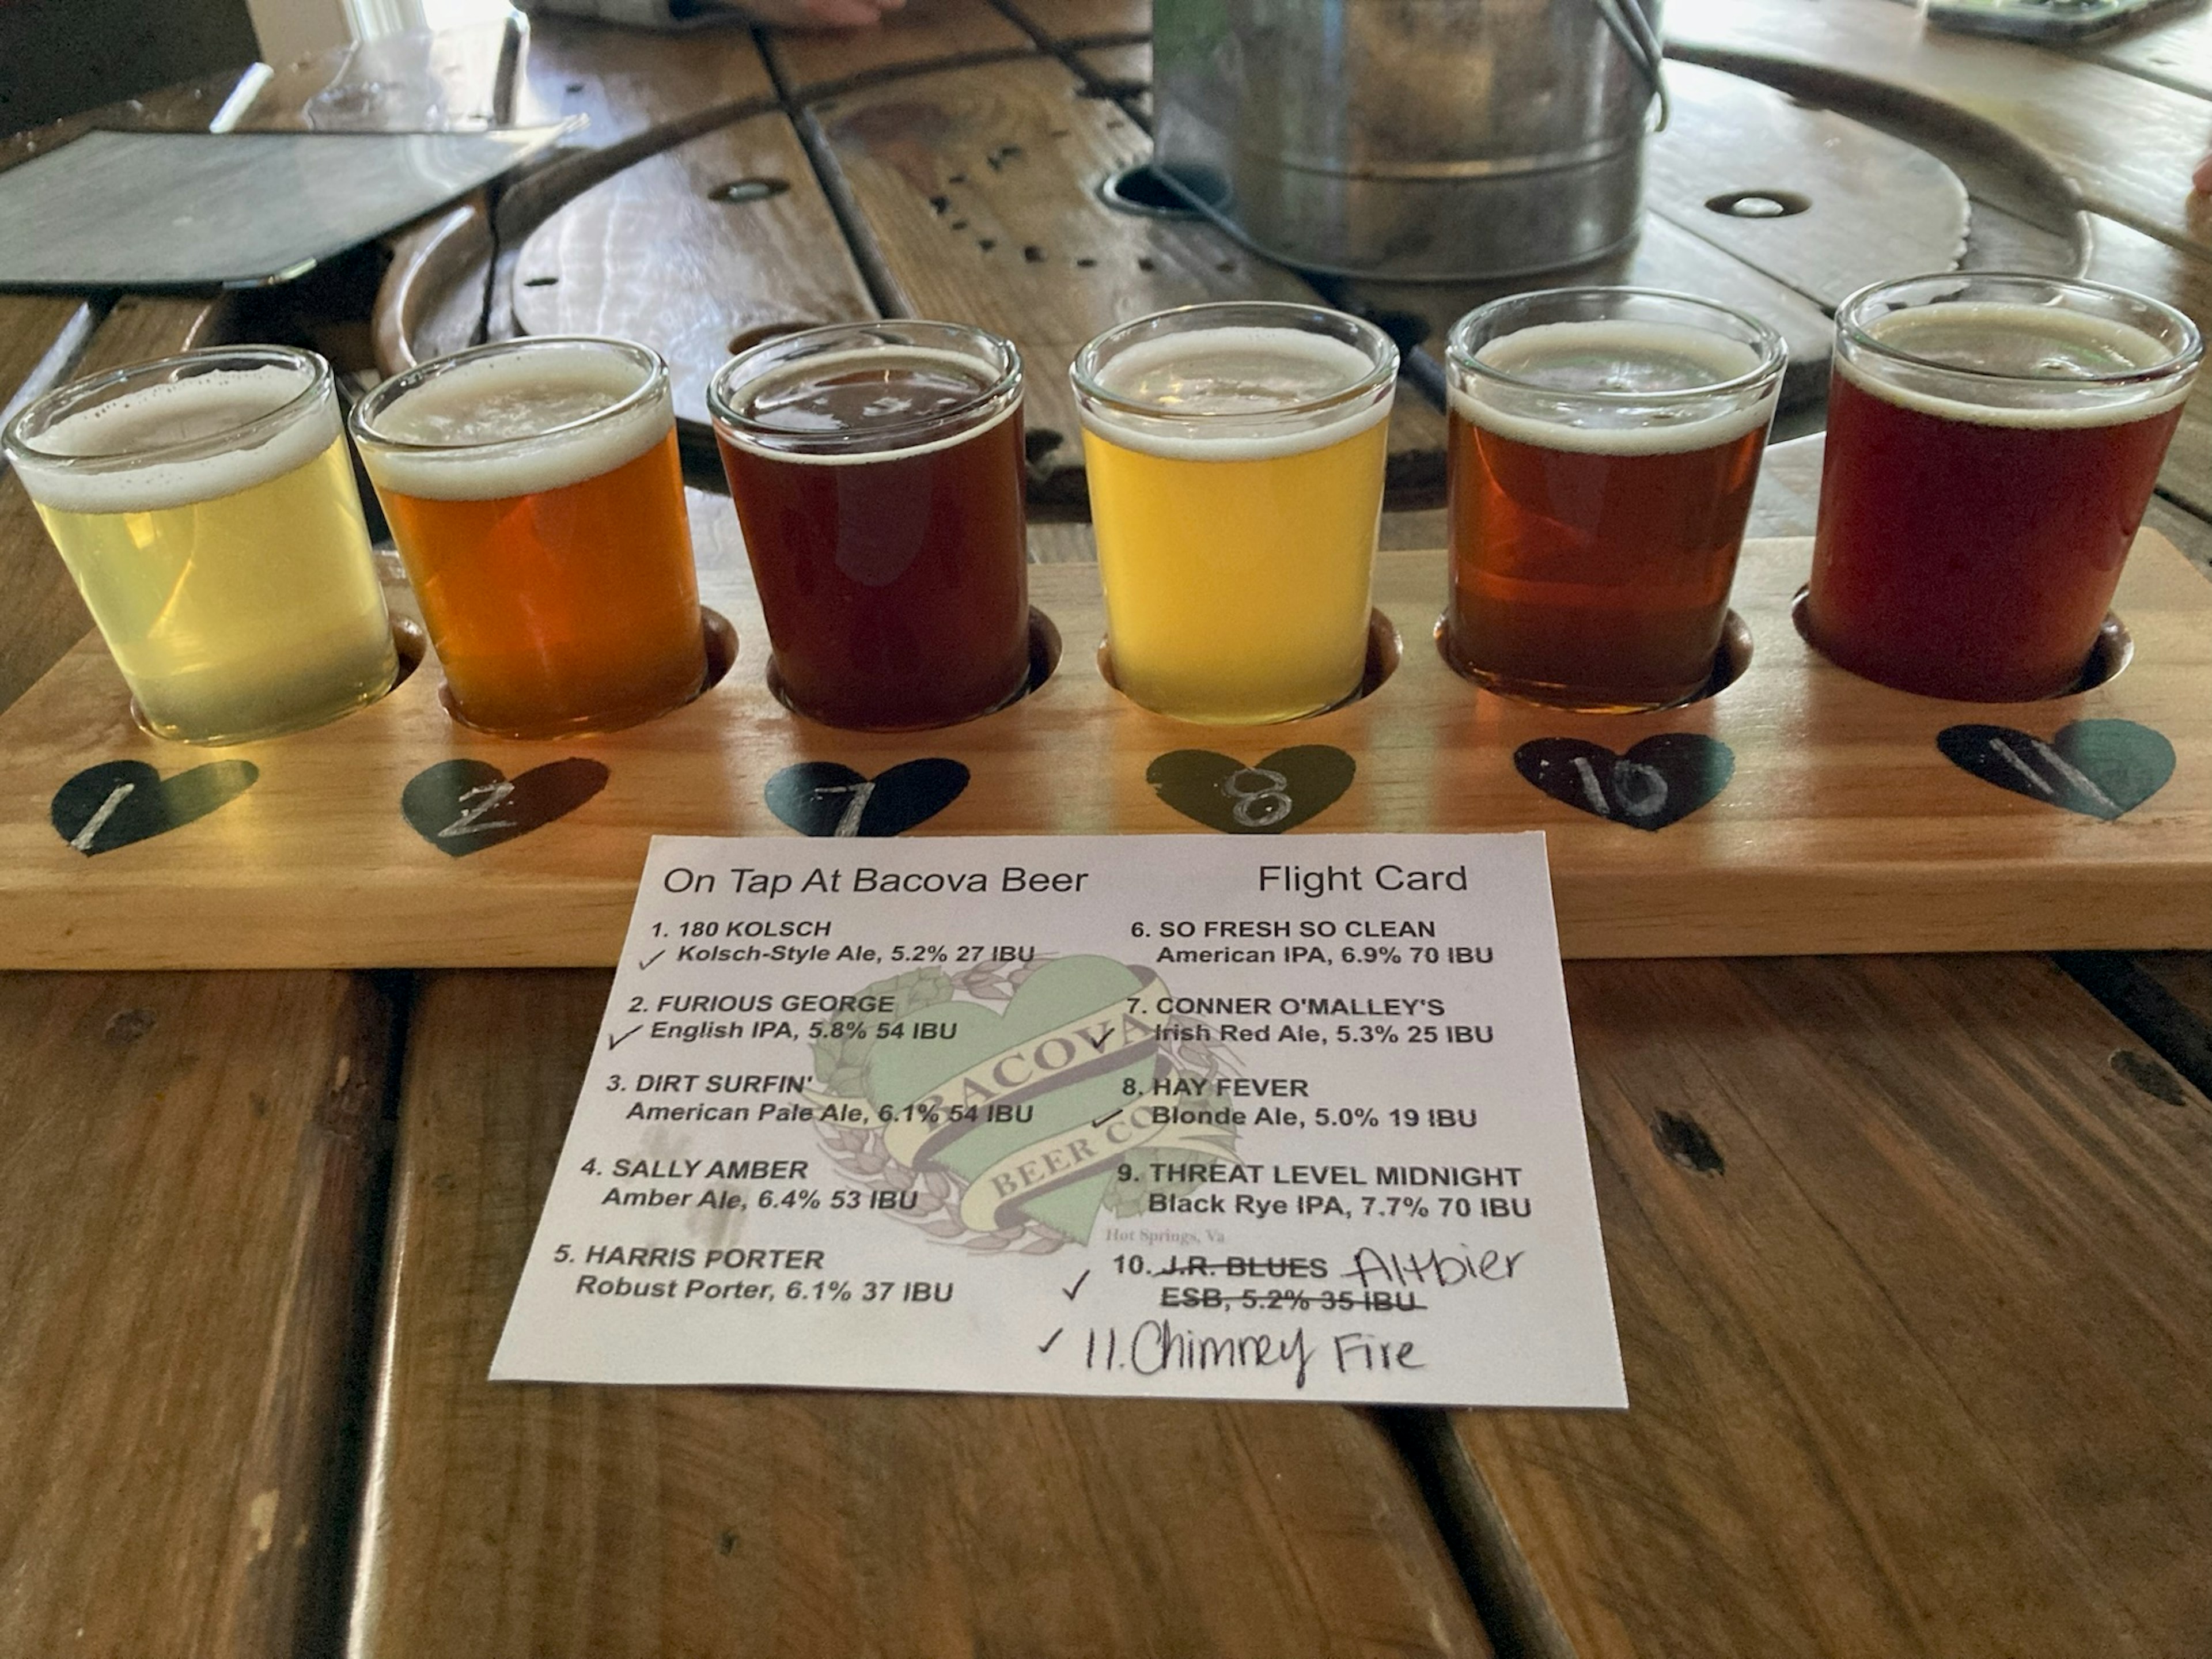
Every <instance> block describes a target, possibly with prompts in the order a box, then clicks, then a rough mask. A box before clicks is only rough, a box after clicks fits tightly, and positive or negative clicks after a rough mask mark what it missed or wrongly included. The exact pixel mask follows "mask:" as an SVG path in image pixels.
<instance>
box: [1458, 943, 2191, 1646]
mask: <svg viewBox="0 0 2212 1659" xmlns="http://www.w3.org/2000/svg"><path fill="white" fill-rule="evenodd" d="M1567 989H1568V1001H1569V1004H1570V1006H1571V1010H1572V1013H1573V1017H1574V1021H1575V1047H1576V1053H1577V1062H1578V1065H1579V1066H1580V1069H1581V1073H1582V1078H1583V1103H1584V1110H1585V1113H1586V1115H1588V1118H1589V1127H1590V1134H1591V1149H1592V1154H1593V1159H1594V1163H1595V1173H1596V1180H1597V1192H1598V1204H1599V1210H1600V1212H1601V1215H1602V1217H1603V1219H1604V1224H1605V1230H1606V1245H1607V1251H1606V1254H1607V1261H1608V1263H1609V1265H1610V1267H1611V1271H1612V1278H1613V1301H1614V1307H1615V1310H1616V1313H1617V1316H1618V1318H1619V1321H1620V1337H1621V1345H1622V1349H1623V1354H1624V1358H1625V1360H1626V1367H1627V1373H1628V1389H1629V1395H1630V1399H1631V1401H1632V1405H1631V1408H1630V1409H1629V1410H1628V1411H1627V1412H1626V1413H1619V1414H1613V1413H1531V1412H1489V1413H1461V1414H1457V1415H1456V1416H1455V1419H1453V1421H1454V1427H1455V1430H1456V1432H1457V1437H1458V1439H1459V1441H1460V1443H1462V1445H1463V1447H1464V1449H1465V1450H1466V1453H1467V1454H1468V1457H1469V1459H1470V1460H1471V1471H1469V1472H1468V1473H1469V1478H1468V1480H1467V1483H1466V1485H1465V1486H1464V1487H1463V1488H1462V1494H1461V1495H1462V1502H1463V1504H1464V1505H1465V1507H1464V1508H1463V1510H1462V1514H1463V1516H1464V1517H1465V1519H1466V1521H1467V1522H1468V1526H1469V1528H1471V1530H1472V1532H1473V1533H1474V1536H1475V1537H1476V1538H1477V1539H1478V1540H1479V1541H1480V1542H1481V1544H1482V1545H1484V1546H1485V1547H1486V1548H1487V1550H1488V1551H1489V1553H1490V1555H1491V1559H1492V1560H1493V1562H1496V1563H1497V1564H1498V1568H1499V1571H1498V1581H1497V1582H1498V1583H1501V1584H1504V1585H1509V1586H1510V1585H1514V1584H1516V1583H1517V1585H1518V1587H1519V1590H1520V1594H1519V1595H1516V1596H1513V1597H1512V1598H1511V1599H1512V1600H1514V1601H1517V1606H1516V1607H1514V1609H1513V1614H1514V1616H1513V1619H1512V1621H1511V1622H1512V1623H1513V1624H1514V1625H1515V1626H1517V1627H1518V1628H1517V1629H1516V1630H1515V1632H1514V1634H1515V1635H1516V1637H1520V1638H1522V1639H1523V1640H1524V1641H1525V1644H1526V1646H1525V1650H1527V1651H1529V1652H1532V1653H1534V1654H1540V1655H1543V1656H1547V1659H1551V1656H1558V1655H1565V1654H1567V1653H1569V1652H1570V1651H1571V1653H1572V1654H1573V1655H1575V1656H1577V1659H1628V1656H1631V1655H1633V1656H1636V1659H1673V1656H1681V1659H1690V1656H1695V1659H1734V1656H1742V1659H1775V1656H1780V1655H1792V1656H1795V1655H1804V1656H1813V1655H1816V1654H1818V1655H1844V1654H1853V1655H1857V1654H1876V1653H1879V1654H1885V1655H1893V1656H1899V1659H1908V1656H1910V1659H1937V1656H1941V1659H1974V1656H1989V1659H1995V1656H2001V1655H2002V1656H2008V1659H2021V1656H2030V1655H2033V1656H2043V1655H2050V1656H2054V1659H2055V1656H2059V1655H2074V1654H2088V1653H2096V1654H2106V1655H2114V1656H2118V1655H2128V1656H2145V1659H2148V1656H2153V1655H2157V1656H2166V1655H2179V1654H2181V1653H2185V1652H2194V1651H2197V1650H2198V1649H2199V1647H2200V1646H2201V1644H2202V1642H2203V1634H2204V1632H2205V1631H2206V1630H2207V1629H2208V1628H2212V1577H2208V1576H2207V1575H2206V1574H2205V1573H2204V1571H2203V1562H2204V1561H2205V1559H2208V1556H2212V1392H2208V1391H2207V1390H2206V1389H2204V1388H2203V1386H2202V1383H2203V1376H2204V1375H2205V1371H2206V1368H2207V1366H2208V1365H2212V1221H2208V1217H2212V1108H2208V1106H2207V1103H2206V1102H2205V1101H2204V1099H2203V1097H2199V1096H2197V1095H2195V1094H2194V1093H2192V1092H2191V1091H2189V1090H2188V1089H2187V1088H2186V1086H2185V1085H2183V1084H2181V1082H2180V1080H2179V1079H2177V1078H2174V1077H2172V1075H2171V1074H2170V1073H2166V1074H2161V1073H2160V1072H2157V1071H2143V1070H2141V1069H2132V1070H2131V1069H2130V1068H2123V1067H2121V1066H2116V1065H2114V1064H2112V1056H2113V1054H2114V1051H2115V1049H2116V1048H2124V1047H2125V1046H2126V1045H2128V1044H2129V1043H2130V1036H2129V1035H2128V1033H2127V1032H2126V1031H2125V1030H2124V1028H2122V1027H2121V1026H2119V1025H2118V1024H2116V1023H2115V1022H2113V1021H2112V1019H2110V1018H2108V1017H2107V1016H2106V1014H2105V1013H2104V1012H2102V1011H2101V1010H2100V1009H2098V1008H2097V1007H2095V1006H2094V1005H2093V1004H2092V1003H2090V1002H2089V1001H2088V1000H2087V999H2086V998H2084V997H2083V996H2081V994H2080V993H2079V992H2078V990H2077V989H2076V988H2075V987H2074V986H2073V985H2072V984H2071V983H2069V981H2067V980H2066V979H2065V978H2064V977H2063V975H2060V974H2059V973H2058V972H2057V970H2056V969H2053V968H2052V967H2051V966H2050V965H2049V964H2048V963H2043V962H2039V961H2035V960H2029V959H2021V958H2003V957H2000V958H1985V959H1981V960H1972V961H1959V960H1953V961H1925V960H1922V961H1914V960H1887V961H1883V960H1875V961H1862V962H1850V963H1840V962H1817V961H1804V962H1760V963H1704V964H1696V965H1692V964H1687V963H1668V964H1664V965H1662V964H1656V963H1654V964H1638V965H1630V964H1625V963H1614V964H1607V965H1603V966H1596V965H1580V964H1577V965H1576V966H1574V967H1572V968H1571V969H1570V970H1569V973H1568V976H1567ZM1501 1645H1505V1644H1504V1643H1501Z"/></svg>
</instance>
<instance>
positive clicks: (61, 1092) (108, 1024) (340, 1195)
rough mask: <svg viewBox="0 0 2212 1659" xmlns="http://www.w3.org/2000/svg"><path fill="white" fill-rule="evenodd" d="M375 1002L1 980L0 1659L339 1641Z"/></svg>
mask: <svg viewBox="0 0 2212 1659" xmlns="http://www.w3.org/2000/svg"><path fill="white" fill-rule="evenodd" d="M390 1041H391V1019H390V1013H389V1010H388V1009H387V1008H386V1006H385V1003H384V1000H383V999H382V998H381V997H380V996H379V995H378V994H376V993H375V992H374V991H373V990H372V989H371V988H370V987H368V984H367V983H366V981H360V980H357V979H356V978H353V977H351V976H349V975H337V974H260V975H181V974H179V975H143V974H142V975H6V976H0V1100H4V1101H5V1103H6V1109H5V1110H4V1111H0V1167H4V1168H5V1169H6V1170H8V1173H9V1183H10V1190H11V1192H12V1193H13V1194H14V1199H13V1201H11V1202H10V1203H9V1205H8V1206H7V1207H6V1209H5V1211H4V1212H0V1285H5V1286H6V1287H7V1297H6V1305H7V1320H6V1323H5V1327H4V1329H0V1468H4V1469H6V1470H7V1472H8V1478H7V1479H6V1480H4V1481H0V1560H4V1561H5V1562H6V1563H7V1571H6V1575H5V1578H4V1582H0V1651H4V1652H7V1653H9V1654H24V1655H32V1654H65V1653H68V1654H73V1653H82V1654H87V1655H92V1654H100V1655H118V1656H119V1655H126V1654H132V1655H135V1654H148V1655H151V1654H161V1655H164V1656H176V1659H186V1656H191V1659H202V1656H204V1659H281V1656H289V1655H293V1654H296V1653H307V1652H315V1653H324V1652H331V1651H333V1650H335V1647H336V1641H337V1614H338V1611H339V1608H338V1604H337V1600H336V1592H337V1586H338V1583H339V1572H340V1567H341V1563H342V1558H343V1552H344V1549H345V1546H346V1541H347V1538H348V1536H349V1524H350V1520H351V1514H350V1504H349V1498H350V1494H351V1492H352V1486H353V1480H354V1474H355V1471H354V1468H353V1467H352V1463H351V1458H350V1454H349V1442H348V1440H347V1437H346V1435H347V1431H348V1430H349V1425H350V1424H351V1421H352V1419H353V1416H354V1413H355V1411H356V1407H357V1405H358V1401H359V1383H360V1375H361V1371H360V1368H361V1367H362V1366H363V1365H364V1364H365V1363H366V1360H367V1342H366V1335H367V1331H366V1327H365V1325H363V1324H362V1322H361V1320H362V1314H363V1312H364V1310H365V1308H366V1305H367V1304H366V1298H367V1297H368V1295H369V1293H370V1291H371V1290H372V1289H373V1286H374V1281H375V1277H376V1237H375V1223H376V1221H377V1219H378V1195H379V1194H380V1189H381V1182H382V1179H383V1164H384V1160H385V1158H386V1142H385V1134H384V1124H383V1116H382V1113H383V1100H384V1088H385V1073H386V1061H387V1058H388V1053H389V1044H390Z"/></svg>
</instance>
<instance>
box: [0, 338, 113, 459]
mask: <svg viewBox="0 0 2212 1659" xmlns="http://www.w3.org/2000/svg"><path fill="white" fill-rule="evenodd" d="M99 318H100V308H99V307H98V306H97V305H95V304H94V301H91V300H88V299H86V298H84V297H82V296H81V295H72V294H0V426H5V425H6V424H7V423H8V422H9V421H11V420H13V419H14V418H15V411H16V410H19V409H21V408H22V406H23V405H24V404H27V403H29V402H30V401H31V399H32V398H36V397H40V396H41V395H43V394H44V393H45V392H47V391H49V390H51V389H52V387H54V386H58V385H60V384H61V383H62V382H63V381H64V380H67V379H68V378H69V371H70V367H71V366H72V365H74V364H75V363H76V360H77V357H78V355H79V354H80V353H82V350H83V349H84V346H85V343H86V342H87V341H88V340H89V339H90V338H91V337H92V330H93V326H94V324H95V323H96V322H97V321H98V320H99ZM7 465H8V463H7V460H6V459H5V458H4V457H0V471H6V469H7Z"/></svg>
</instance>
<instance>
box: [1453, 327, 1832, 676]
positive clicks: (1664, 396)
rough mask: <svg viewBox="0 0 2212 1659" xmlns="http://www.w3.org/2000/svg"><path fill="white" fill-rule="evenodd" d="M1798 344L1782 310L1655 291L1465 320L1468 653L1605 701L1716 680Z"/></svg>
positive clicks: (1458, 514)
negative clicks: (1780, 330)
mask: <svg viewBox="0 0 2212 1659" xmlns="http://www.w3.org/2000/svg"><path fill="white" fill-rule="evenodd" d="M1788 357H1789V354H1788V351H1787V349H1786V348H1785V347H1784V344H1783V343H1782V339H1781V337H1780V336H1779V335H1778V334H1776V333H1775V331H1773V330H1772V329H1771V328H1769V327H1768V326H1767V325H1765V324H1764V323H1761V322H1759V321H1757V320H1756V319H1753V318H1750V317H1746V316H1744V315H1742V314H1741V313H1737V312H1735V311H1730V310H1729V309H1728V308H1727V307H1723V306H1717V305H1711V304H1709V303H1707V302H1706V301H1702V300H1694V299H1691V298H1689V297H1687V296H1686V295H1675V294H1663V293H1659V292H1656V291H1653V290H1647V289H1626V288H1615V289H1606V288H1585V289H1553V290H1550V291H1547V292H1544V293H1538V294H1524V295H1515V296H1513V297H1512V298H1510V299H1504V300H1498V301H1493V302H1492V303H1491V304H1489V305H1486V306H1483V307H1480V308H1478V309H1476V310H1474V311H1471V312H1469V313H1468V314H1467V315H1466V316H1464V317H1462V318H1461V319H1459V321H1458V323H1457V324H1456V325H1455V326H1454V327H1453V329H1452V331H1451V338H1450V343H1449V350H1448V352H1447V354H1446V358H1445V374H1446V379H1447V380H1448V383H1449V391H1450V399H1451V412H1450V416H1449V438H1448V440H1447V446H1448V447H1447V449H1446V470H1447V473H1448V477H1449V515H1448V516H1449V526H1450V527H1449V539H1450V544H1451V596H1450V601H1449V607H1448V608H1447V610H1446V611H1445V613H1444V623H1443V647H1444V652H1445V654H1446V656H1447V657H1448V658H1449V659H1450V660H1451V662H1452V663H1453V665H1455V667H1457V668H1458V669H1459V670H1460V671H1461V672H1462V673H1464V674H1466V675H1468V677H1469V678H1472V679H1474V681H1476V682H1477V683H1478V684H1481V685H1484V686H1486V687H1488V688H1489V689H1491V690H1495V691H1498V692H1502V693H1504V694H1505V695H1507V696H1515V697H1520V698H1523V699H1526V700H1528V701H1530V702H1543V703H1549V704H1553V705H1556V706H1559V707H1562V708H1577V709H1584V710H1589V711H1592V712H1605V713H1610V712H1628V711H1631V710H1635V709H1642V708H1666V707H1668V705H1669V704H1673V703H1679V702H1685V701H1686V700H1688V699H1689V698H1692V697H1694V696H1697V694H1698V693H1699V690H1701V689H1702V688H1703V687H1704V686H1705V684H1706V682H1707V681H1708V680H1710V679H1711V677H1712V672H1713V659H1714V654H1715V653H1716V652H1717V650H1718V649H1719V647H1720V642H1721V632H1722V629H1723V627H1724V626H1725V625H1726V623H1727V620H1728V600H1729V585H1730V584H1731V583H1732V582H1733V581H1734V580H1735V564H1736V555H1737V553H1738V551H1739V550H1741V547H1742V544H1743V526H1744V520H1745V518H1746V516H1747V514H1748V513H1750V511H1751V494H1752V489H1753V486H1754V485H1756V484H1757V483H1758V482H1759V452H1760V450H1761V449H1762V448H1763V447H1765V442H1766V430H1767V428H1768V426H1769V424H1770V423H1771V422H1772V420H1773V418H1774V407H1775V403H1776V400H1777V399H1778V397H1779V396H1780V393H1781V389H1782V374H1783V370H1784V368H1785V367H1786V366H1787V363H1788Z"/></svg>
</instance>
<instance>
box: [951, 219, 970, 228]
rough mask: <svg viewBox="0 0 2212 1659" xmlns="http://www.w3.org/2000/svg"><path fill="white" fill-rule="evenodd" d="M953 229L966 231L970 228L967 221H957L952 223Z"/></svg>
mask: <svg viewBox="0 0 2212 1659" xmlns="http://www.w3.org/2000/svg"><path fill="white" fill-rule="evenodd" d="M952 228H953V229H955V230H965V229H967V228H968V222H967V221H966V220H965V219H955V220H954V221H953V222H952Z"/></svg>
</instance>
